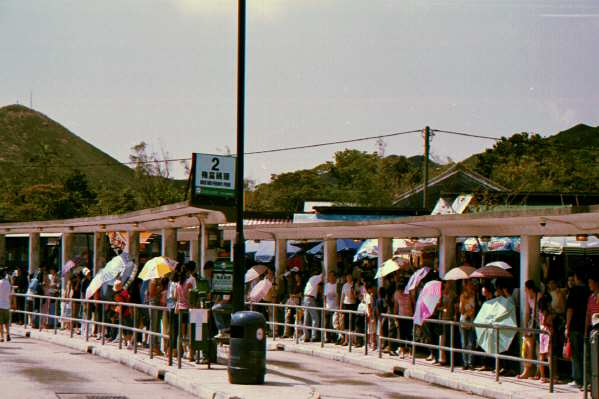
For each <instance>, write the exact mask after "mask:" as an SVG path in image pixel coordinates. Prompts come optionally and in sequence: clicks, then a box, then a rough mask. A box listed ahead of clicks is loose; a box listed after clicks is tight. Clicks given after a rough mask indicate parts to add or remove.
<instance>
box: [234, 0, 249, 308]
mask: <svg viewBox="0 0 599 399" xmlns="http://www.w3.org/2000/svg"><path fill="white" fill-rule="evenodd" d="M245 9H246V0H239V2H238V9H237V12H238V16H237V162H236V164H235V200H236V208H235V212H236V218H235V219H236V223H235V225H236V234H235V246H234V254H233V255H234V259H233V260H234V265H233V298H232V305H233V312H239V311H241V310H243V308H244V305H245V304H244V295H243V284H244V275H245V239H244V237H243V207H244V203H243V202H244V201H243V158H244V129H245V123H244V122H245Z"/></svg>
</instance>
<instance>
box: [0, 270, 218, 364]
mask: <svg viewBox="0 0 599 399" xmlns="http://www.w3.org/2000/svg"><path fill="white" fill-rule="evenodd" d="M211 266H212V263H211V262H209V263H208V264H207V265H206V266H205V267H206V269H207V270H208V269H210V268H211ZM0 275H1V276H2V278H1V279H0V325H5V326H6V330H5V331H6V339H8V340H10V338H9V337H10V336H9V334H8V325H9V322H8V320H9V317H12V320H11V321H12V323H16V324H19V325H28V326H30V327H32V328H36V329H37V328H39V329H42V330H43V329H54V328H57V329H68V330H70V329H73V331H74V334H79V335H89V336H91V337H92V338H95V339H97V340H102V339H103V340H105V341H108V342H111V341H115V340H117V339H118V338H119V330H121V331H122V340H123V344H124V346H125V347H126V348H127V349H132V348H133V333H132V331H131V330H128V329H127V328H123V329H119V328H117V327H110V326H106V327H105V328H102V327H101V325H100V324H99V323H101V322H102V321H104V322H105V323H110V324H113V325H122V326H124V327H130V328H131V327H135V328H137V329H140V330H143V331H146V332H149V334H144V333H140V334H137V341H138V342H137V343H138V344H139V345H142V346H145V347H147V348H151V349H152V351H153V354H154V355H164V354H165V352H166V354H168V352H169V351H171V350H172V349H173V348H174V345H175V340H173V341H172V342H171V341H169V340H167V339H162V340H161V339H160V336H158V335H157V334H152V333H162V334H164V335H167V336H169V335H170V336H172V337H177V336H178V329H179V325H181V338H182V339H181V343H182V352H181V353H182V355H183V356H188V357H189V358H190V360H193V353H192V351H191V350H190V347H189V343H188V339H187V337H188V325H189V313H188V311H189V307H190V305H189V293H190V291H191V290H192V289H194V288H195V287H196V276H197V266H196V264H195V262H193V261H190V262H187V263H179V264H177V265H176V267H175V270H174V271H173V272H172V273H170V274H169V275H168V276H166V277H163V278H155V279H149V280H146V281H142V280H140V279H139V278H135V279H133V280H132V281H130V282H128V283H127V284H125V283H124V282H123V281H121V280H119V278H118V277H117V278H116V279H115V280H114V281H113V282H112V284H111V285H109V284H105V285H103V286H102V287H101V288H100V289H98V290H97V291H96V292H95V293H93V296H92V297H91V298H87V299H93V300H102V301H109V302H114V304H110V305H108V304H95V303H93V302H92V303H89V302H85V303H84V302H80V301H69V299H78V300H85V299H86V292H87V291H88V287H89V285H90V283H91V281H92V277H93V276H92V272H91V270H90V269H88V268H85V267H83V268H81V267H77V268H74V269H73V270H71V271H69V272H67V273H65V275H64V276H63V277H62V278H61V276H60V275H59V274H58V273H57V270H56V268H55V267H41V268H40V269H39V270H38V271H36V272H35V273H32V274H31V275H29V276H27V275H26V273H24V271H23V270H22V269H21V268H16V269H15V270H14V271H12V273H8V270H7V269H4V268H0ZM12 293H18V294H24V295H11V294H12ZM37 296H43V297H44V298H38V297H37ZM135 304H139V305H152V306H157V307H161V308H162V309H153V308H149V309H148V308H145V307H137V308H136V309H135V306H132V305H135ZM9 309H13V310H17V309H18V310H26V311H28V312H33V313H38V314H41V316H39V315H32V316H26V315H25V314H23V313H19V312H13V313H12V314H11V315H9ZM164 309H166V310H164ZM71 319H77V320H71ZM88 321H89V322H88ZM86 330H87V331H86ZM0 331H2V330H1V329H0ZM0 339H2V340H4V339H5V334H4V333H3V334H2V336H1V338H0Z"/></svg>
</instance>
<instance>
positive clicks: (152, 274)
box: [139, 256, 177, 280]
mask: <svg viewBox="0 0 599 399" xmlns="http://www.w3.org/2000/svg"><path fill="white" fill-rule="evenodd" d="M176 265H177V263H176V262H175V261H174V260H172V259H169V258H167V257H164V256H157V257H155V258H152V259H150V260H149V261H147V262H146V264H145V265H144V268H143V269H142V271H141V272H140V273H139V278H140V279H142V280H152V279H154V278H161V277H164V276H166V275H167V274H169V273H170V272H172V271H173V270H175V267H176Z"/></svg>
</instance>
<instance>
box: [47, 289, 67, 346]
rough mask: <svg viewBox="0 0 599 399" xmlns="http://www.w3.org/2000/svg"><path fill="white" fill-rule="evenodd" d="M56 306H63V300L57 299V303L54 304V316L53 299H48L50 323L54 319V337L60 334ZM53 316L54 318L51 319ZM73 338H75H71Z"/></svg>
mask: <svg viewBox="0 0 599 399" xmlns="http://www.w3.org/2000/svg"><path fill="white" fill-rule="evenodd" d="M56 305H58V307H60V306H61V305H62V298H60V297H57V299H56V302H55V303H54V314H52V299H48V321H50V319H52V327H54V335H56V334H58V320H56V317H54V316H56V307H57V306H56ZM50 316H52V317H50ZM71 338H73V336H71Z"/></svg>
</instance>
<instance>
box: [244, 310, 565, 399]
mask: <svg viewBox="0 0 599 399" xmlns="http://www.w3.org/2000/svg"><path fill="white" fill-rule="evenodd" d="M246 306H248V307H249V308H250V309H252V310H253V309H255V308H258V309H260V308H262V309H267V310H268V311H269V312H268V313H269V315H268V316H269V317H267V324H268V325H269V326H271V329H272V338H273V339H276V338H278V328H279V327H281V326H282V327H285V328H293V331H294V333H293V334H294V335H293V339H294V341H295V343H299V330H304V335H305V336H307V335H308V331H319V332H320V346H321V347H323V346H324V343H325V334H326V333H336V334H341V335H344V336H345V335H347V336H348V337H349V347H348V350H349V351H351V350H352V345H351V341H352V338H351V337H353V336H356V337H360V338H362V339H364V354H365V355H367V354H368V337H369V335H370V334H372V333H375V331H370V330H371V329H370V326H369V320H368V317H367V315H366V313H363V312H358V311H354V310H345V309H326V308H323V307H314V306H305V305H288V304H278V303H264V302H259V303H258V302H247V303H246ZM281 308H282V309H283V310H284V312H285V313H286V312H287V310H288V309H294V310H295V312H296V317H295V320H294V321H293V323H288V322H287V320H286V317H285V314H284V316H283V322H281V321H279V320H280V317H278V316H280V314H278V313H277V310H280V309H281ZM308 310H312V311H316V312H319V314H320V326H318V327H317V326H314V325H304V324H303V322H302V320H300V319H299V317H297V314H298V313H301V312H306V311H308ZM335 312H337V313H338V314H343V315H344V317H349V320H350V322H349V324H348V325H349V327H350V328H349V330H347V329H345V328H344V329H337V328H330V327H327V322H326V320H327V318H326V316H327V315H328V314H330V313H335ZM352 317H353V318H363V319H364V330H363V331H364V332H356V331H353V329H352V323H351V320H352ZM394 320H397V321H399V320H405V321H408V322H410V323H411V329H412V339H407V338H408V337H401V336H399V335H396V336H394V337H392V336H385V335H384V334H383V328H378V329H375V330H380V333H378V334H377V336H376V343H377V345H376V346H377V349H378V356H379V357H382V354H383V346H384V345H385V344H388V343H390V342H395V343H398V344H404V345H409V346H411V355H412V364H415V361H416V348H418V347H420V348H427V349H431V350H438V351H439V353H441V352H446V353H449V367H450V370H451V372H454V370H455V354H456V353H459V354H469V355H472V356H477V357H486V358H492V359H494V360H495V380H496V381H497V382H500V361H501V360H504V361H514V362H521V363H524V364H532V365H536V366H543V367H545V366H547V367H548V369H549V392H553V391H554V383H555V377H554V369H555V356H554V354H553V353H552V350H551V348H552V339H553V337H552V336H551V334H550V333H549V332H547V331H544V330H540V329H530V328H520V327H512V326H505V325H500V324H480V323H471V322H458V321H452V320H437V319H427V320H425V321H424V323H426V324H438V325H443V326H447V327H449V346H446V345H444V344H443V345H442V344H441V342H440V341H439V343H438V344H431V343H425V342H419V341H417V340H415V338H414V337H415V331H416V326H415V324H414V318H413V317H408V316H398V315H394V314H389V313H383V314H381V315H380V316H379V317H378V318H377V319H376V323H377V326H379V327H382V323H384V322H387V323H389V322H391V321H394ZM464 327H466V328H485V329H491V330H492V337H493V339H494V340H495V342H494V345H495V348H499V340H500V332H501V331H506V330H509V331H514V332H515V333H516V335H518V334H524V335H530V334H532V335H538V336H540V335H541V334H546V335H548V336H549V348H550V350H549V357H548V360H546V361H543V360H537V359H528V358H523V357H520V356H511V355H508V354H502V353H498V351H497V350H495V353H487V352H485V351H482V350H469V349H463V348H460V347H456V345H455V344H456V342H455V330H456V329H458V328H464ZM388 330H391V329H388ZM396 330H397V332H398V334H399V331H400V329H399V328H396ZM514 339H516V337H514Z"/></svg>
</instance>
